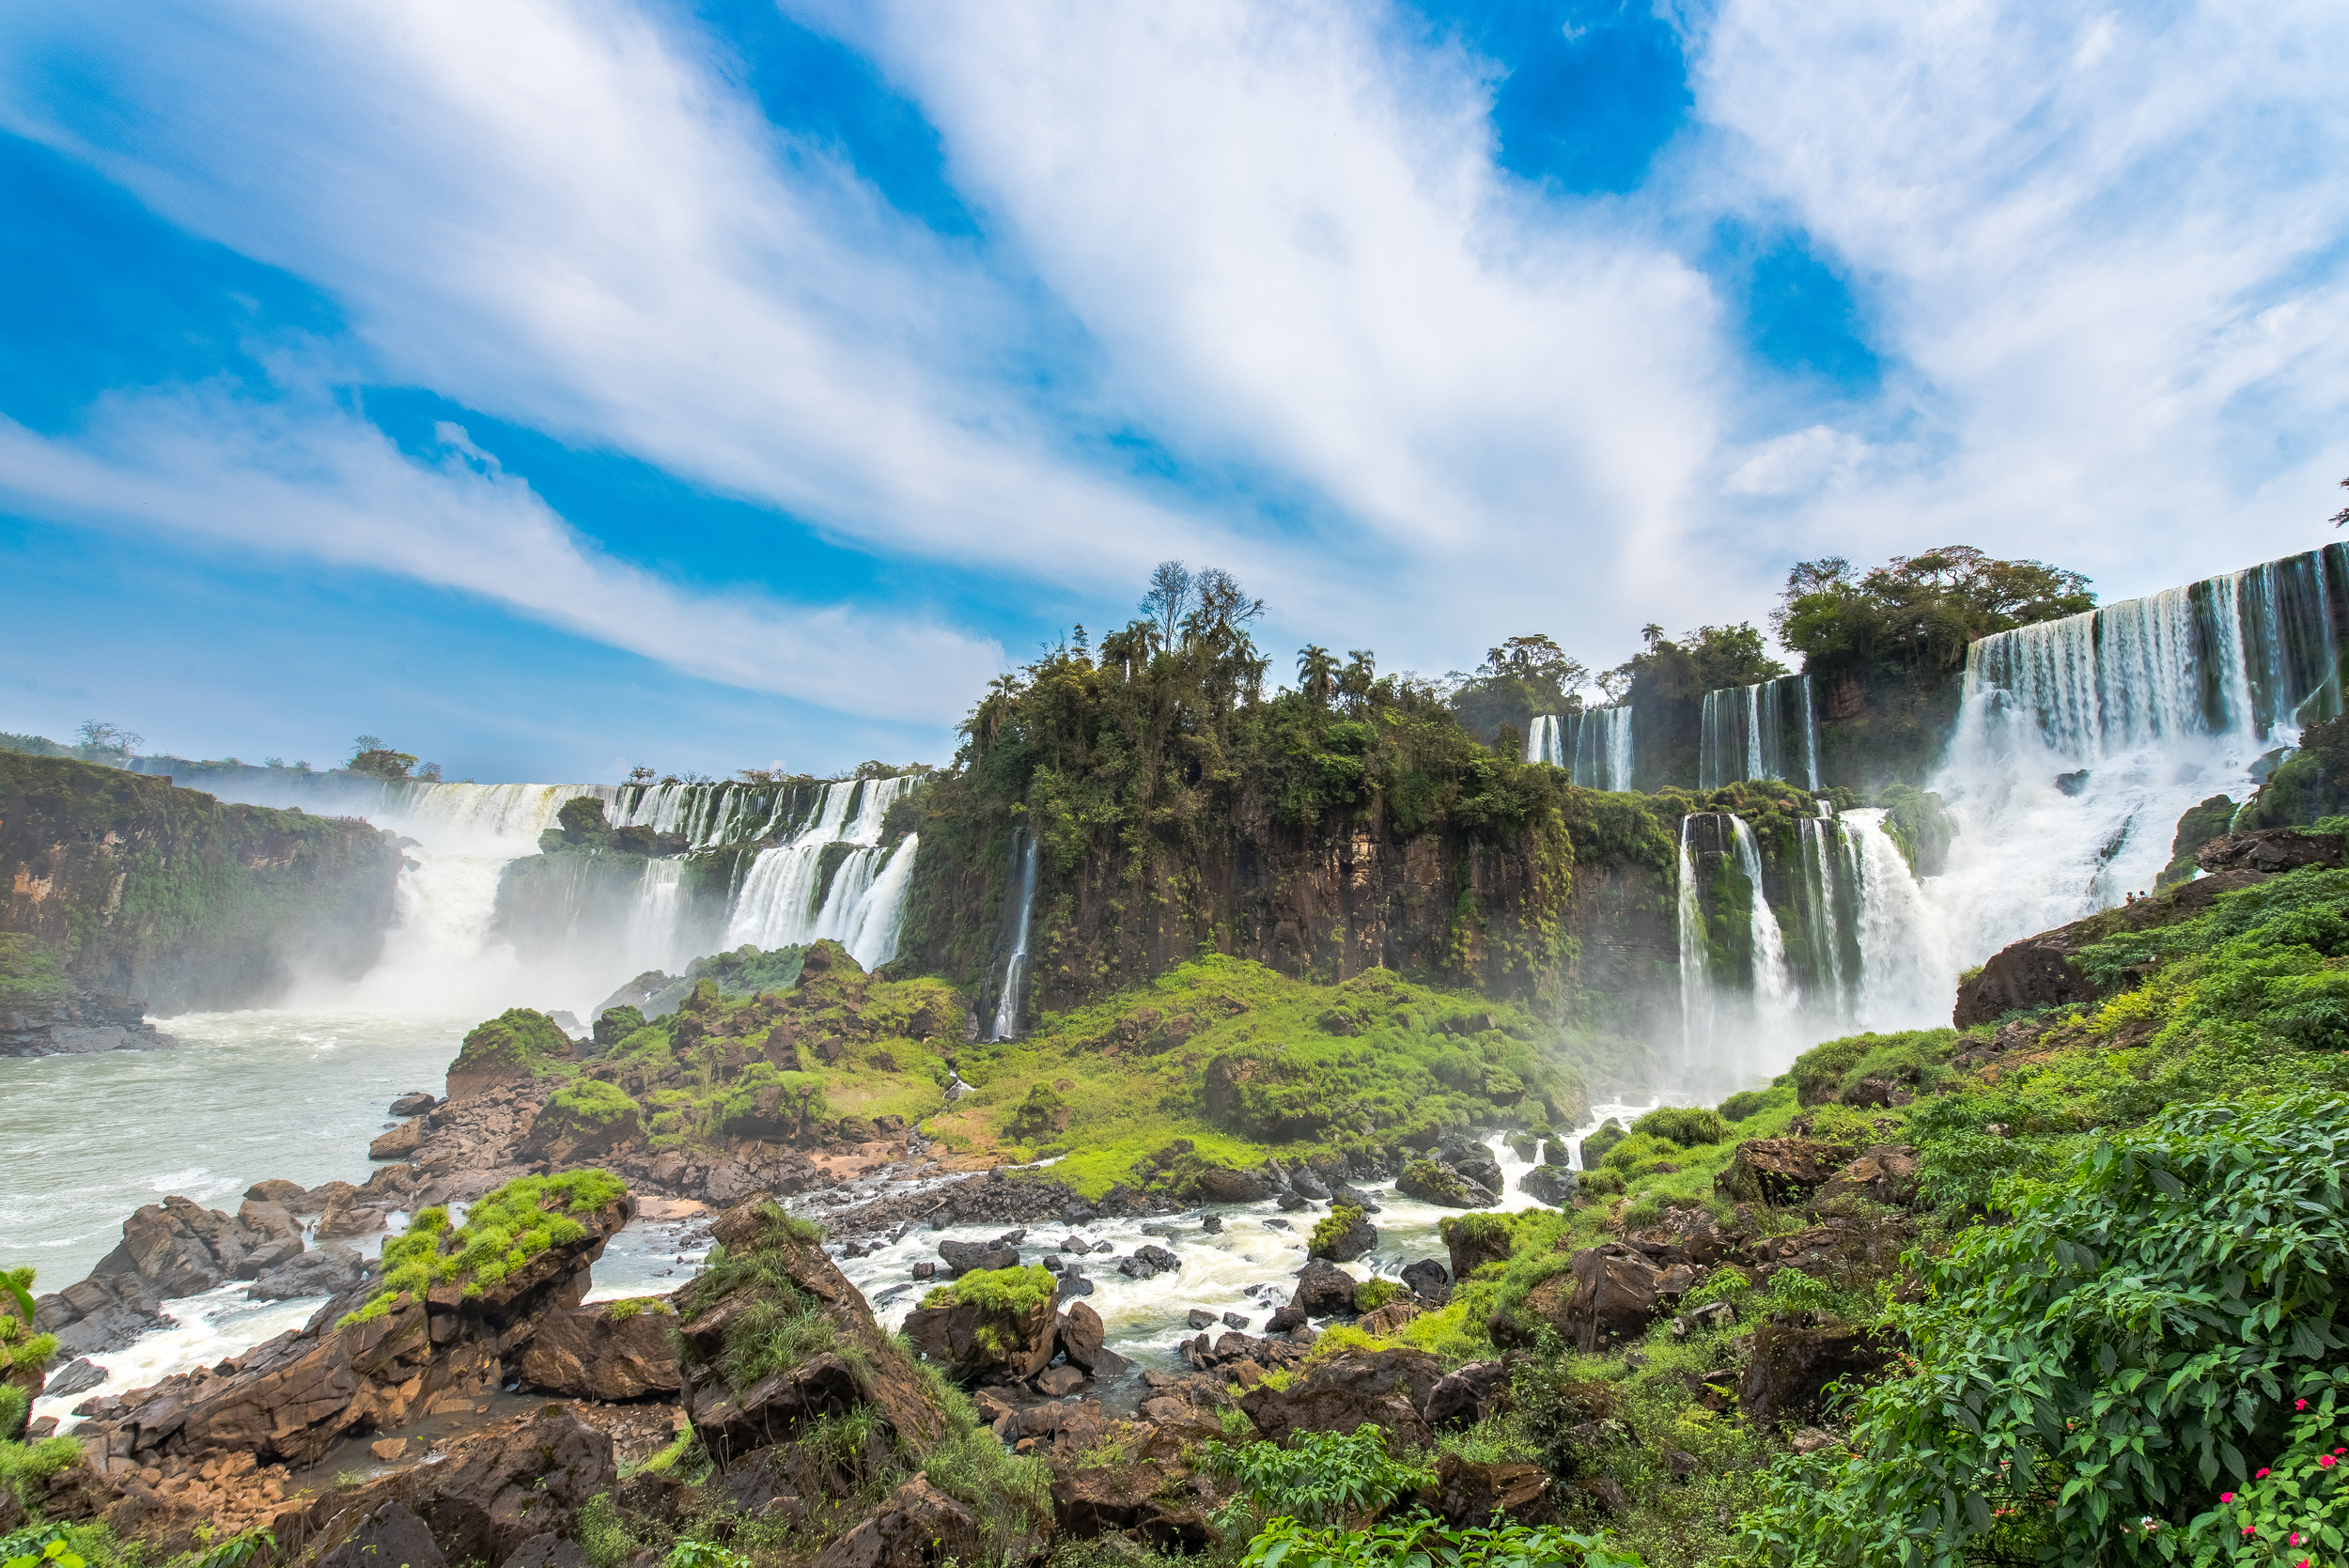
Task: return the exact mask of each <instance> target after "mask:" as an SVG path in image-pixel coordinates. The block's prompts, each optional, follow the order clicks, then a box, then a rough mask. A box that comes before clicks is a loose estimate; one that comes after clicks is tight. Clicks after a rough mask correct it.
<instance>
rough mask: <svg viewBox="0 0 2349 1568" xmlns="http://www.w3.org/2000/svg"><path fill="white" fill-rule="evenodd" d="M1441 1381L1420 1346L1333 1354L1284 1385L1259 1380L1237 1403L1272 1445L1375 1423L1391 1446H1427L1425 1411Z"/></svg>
mask: <svg viewBox="0 0 2349 1568" xmlns="http://www.w3.org/2000/svg"><path fill="white" fill-rule="evenodd" d="M1442 1380H1443V1368H1442V1365H1441V1363H1440V1362H1439V1361H1438V1360H1437V1359H1436V1358H1434V1357H1433V1356H1430V1355H1428V1354H1427V1353H1426V1352H1425V1351H1423V1350H1380V1351H1375V1352H1369V1353H1361V1354H1350V1355H1340V1356H1332V1357H1330V1358H1329V1359H1327V1360H1322V1361H1315V1362H1313V1363H1311V1364H1309V1365H1308V1366H1307V1367H1306V1369H1305V1372H1304V1374H1303V1375H1302V1376H1300V1377H1297V1378H1295V1379H1294V1380H1292V1381H1291V1382H1290V1384H1289V1386H1288V1387H1287V1388H1285V1389H1275V1388H1273V1387H1272V1386H1271V1385H1269V1384H1260V1385H1259V1386H1257V1387H1256V1388H1255V1389H1251V1390H1250V1391H1249V1392H1248V1393H1246V1394H1243V1395H1242V1396H1240V1402H1239V1407H1240V1409H1241V1410H1242V1412H1244V1413H1245V1414H1246V1415H1247V1417H1248V1419H1249V1420H1250V1421H1252V1422H1254V1423H1255V1427H1256V1430H1257V1431H1258V1432H1259V1433H1261V1434H1262V1435H1263V1436H1264V1437H1265V1438H1266V1439H1267V1440H1268V1441H1270V1442H1275V1443H1283V1444H1285V1443H1286V1442H1287V1441H1288V1440H1289V1438H1290V1437H1291V1436H1293V1435H1294V1434H1296V1433H1299V1432H1352V1431H1354V1430H1355V1429H1356V1428H1357V1427H1360V1426H1362V1425H1364V1424H1366V1423H1375V1424H1377V1427H1378V1429H1379V1430H1380V1431H1381V1432H1383V1433H1384V1434H1385V1435H1386V1439H1387V1444H1388V1446H1389V1448H1390V1449H1392V1450H1395V1451H1398V1452H1400V1451H1401V1450H1404V1449H1407V1448H1409V1449H1424V1448H1427V1447H1429V1446H1431V1444H1432V1443H1433V1441H1434V1436H1433V1434H1432V1433H1431V1432H1430V1431H1429V1429H1428V1425H1427V1420H1426V1417H1425V1416H1424V1415H1423V1414H1422V1412H1423V1410H1424V1409H1425V1408H1426V1405H1427V1400H1428V1396H1429V1395H1430V1394H1432V1393H1433V1392H1434V1391H1435V1389H1436V1385H1437V1384H1438V1383H1439V1382H1441V1381H1442Z"/></svg>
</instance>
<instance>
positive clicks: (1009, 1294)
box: [922, 1264, 1059, 1318]
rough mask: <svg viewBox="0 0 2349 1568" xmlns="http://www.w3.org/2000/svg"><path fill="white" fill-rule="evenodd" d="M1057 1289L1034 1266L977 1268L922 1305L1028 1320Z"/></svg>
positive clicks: (1041, 1271) (1054, 1283) (930, 1295)
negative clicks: (974, 1310)
mask: <svg viewBox="0 0 2349 1568" xmlns="http://www.w3.org/2000/svg"><path fill="white" fill-rule="evenodd" d="M1058 1288H1059V1286H1058V1283H1057V1282H1056V1281H1054V1280H1053V1278H1052V1276H1051V1275H1050V1274H1049V1273H1047V1272H1046V1271H1045V1270H1044V1269H1041V1268H1039V1267H1037V1266H1035V1265H1034V1264H1030V1265H1025V1266H1024V1267H1018V1268H974V1269H972V1271H971V1272H970V1273H968V1274H964V1275H961V1276H959V1277H957V1279H956V1280H955V1281H953V1282H952V1283H950V1284H948V1285H945V1286H944V1287H942V1288H941V1289H939V1290H933V1291H931V1292H930V1293H929V1296H926V1297H924V1298H923V1302H922V1304H923V1305H924V1306H926V1307H927V1306H933V1305H935V1306H944V1307H956V1306H960V1307H975V1308H977V1309H978V1310H979V1312H982V1313H985V1314H987V1315H989V1316H995V1317H1014V1318H1025V1317H1027V1316H1029V1315H1031V1314H1033V1313H1034V1312H1035V1310H1036V1309H1037V1308H1039V1307H1041V1306H1043V1305H1044V1303H1045V1302H1047V1301H1049V1300H1050V1299H1051V1297H1052V1293H1053V1292H1054V1291H1055V1290H1057V1289H1058Z"/></svg>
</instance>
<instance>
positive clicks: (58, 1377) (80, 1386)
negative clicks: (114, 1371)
mask: <svg viewBox="0 0 2349 1568" xmlns="http://www.w3.org/2000/svg"><path fill="white" fill-rule="evenodd" d="M106 1376H107V1374H106V1369H105V1368H104V1367H101V1366H100V1365H99V1364H98V1363H97V1362H96V1361H93V1360H91V1359H90V1358H88V1357H86V1356H77V1357H75V1358H73V1359H72V1360H70V1361H68V1362H67V1363H66V1364H65V1365H64V1366H61V1367H59V1368H58V1369H57V1370H56V1371H54V1372H53V1373H51V1374H49V1381H48V1382H47V1383H46V1384H45V1385H44V1386H43V1387H42V1389H41V1397H42V1398H43V1399H63V1398H65V1397H66V1396H67V1395H69V1394H81V1393H87V1392H89V1390H90V1389H95V1388H96V1387H98V1386H99V1385H100V1384H101V1383H103V1382H104V1381H106Z"/></svg>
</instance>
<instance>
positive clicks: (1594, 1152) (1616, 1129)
mask: <svg viewBox="0 0 2349 1568" xmlns="http://www.w3.org/2000/svg"><path fill="white" fill-rule="evenodd" d="M1629 1136H1630V1134H1628V1133H1626V1131H1625V1130H1624V1126H1623V1124H1622V1123H1621V1122H1618V1121H1616V1120H1615V1119H1614V1118H1613V1117H1612V1116H1610V1117H1608V1118H1607V1120H1605V1121H1604V1122H1601V1123H1600V1124H1599V1125H1598V1130H1597V1131H1595V1132H1594V1133H1592V1134H1591V1135H1590V1136H1589V1137H1588V1138H1585V1139H1584V1140H1582V1163H1583V1164H1584V1165H1585V1166H1592V1165H1596V1164H1597V1163H1598V1162H1599V1161H1600V1160H1602V1159H1605V1158H1606V1157H1607V1151H1608V1150H1610V1149H1611V1148H1613V1147H1614V1146H1615V1145H1616V1144H1618V1143H1620V1142H1622V1141H1624V1140H1625V1139H1626V1138H1627V1137H1629Z"/></svg>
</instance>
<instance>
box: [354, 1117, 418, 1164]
mask: <svg viewBox="0 0 2349 1568" xmlns="http://www.w3.org/2000/svg"><path fill="white" fill-rule="evenodd" d="M423 1145H424V1118H423V1117H421V1116H411V1117H410V1118H408V1120H406V1121H404V1122H402V1123H400V1125H399V1126H396V1127H394V1128H393V1129H392V1130H391V1131H389V1132H387V1133H385V1134H383V1135H382V1136H381V1137H380V1138H378V1139H376V1140H375V1141H373V1142H372V1143H369V1144H368V1145H367V1157H368V1158H369V1159H406V1158H407V1157H409V1156H410V1155H412V1154H414V1153H415V1152H416V1151H417V1150H418V1149H419V1148H421V1147H423Z"/></svg>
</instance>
